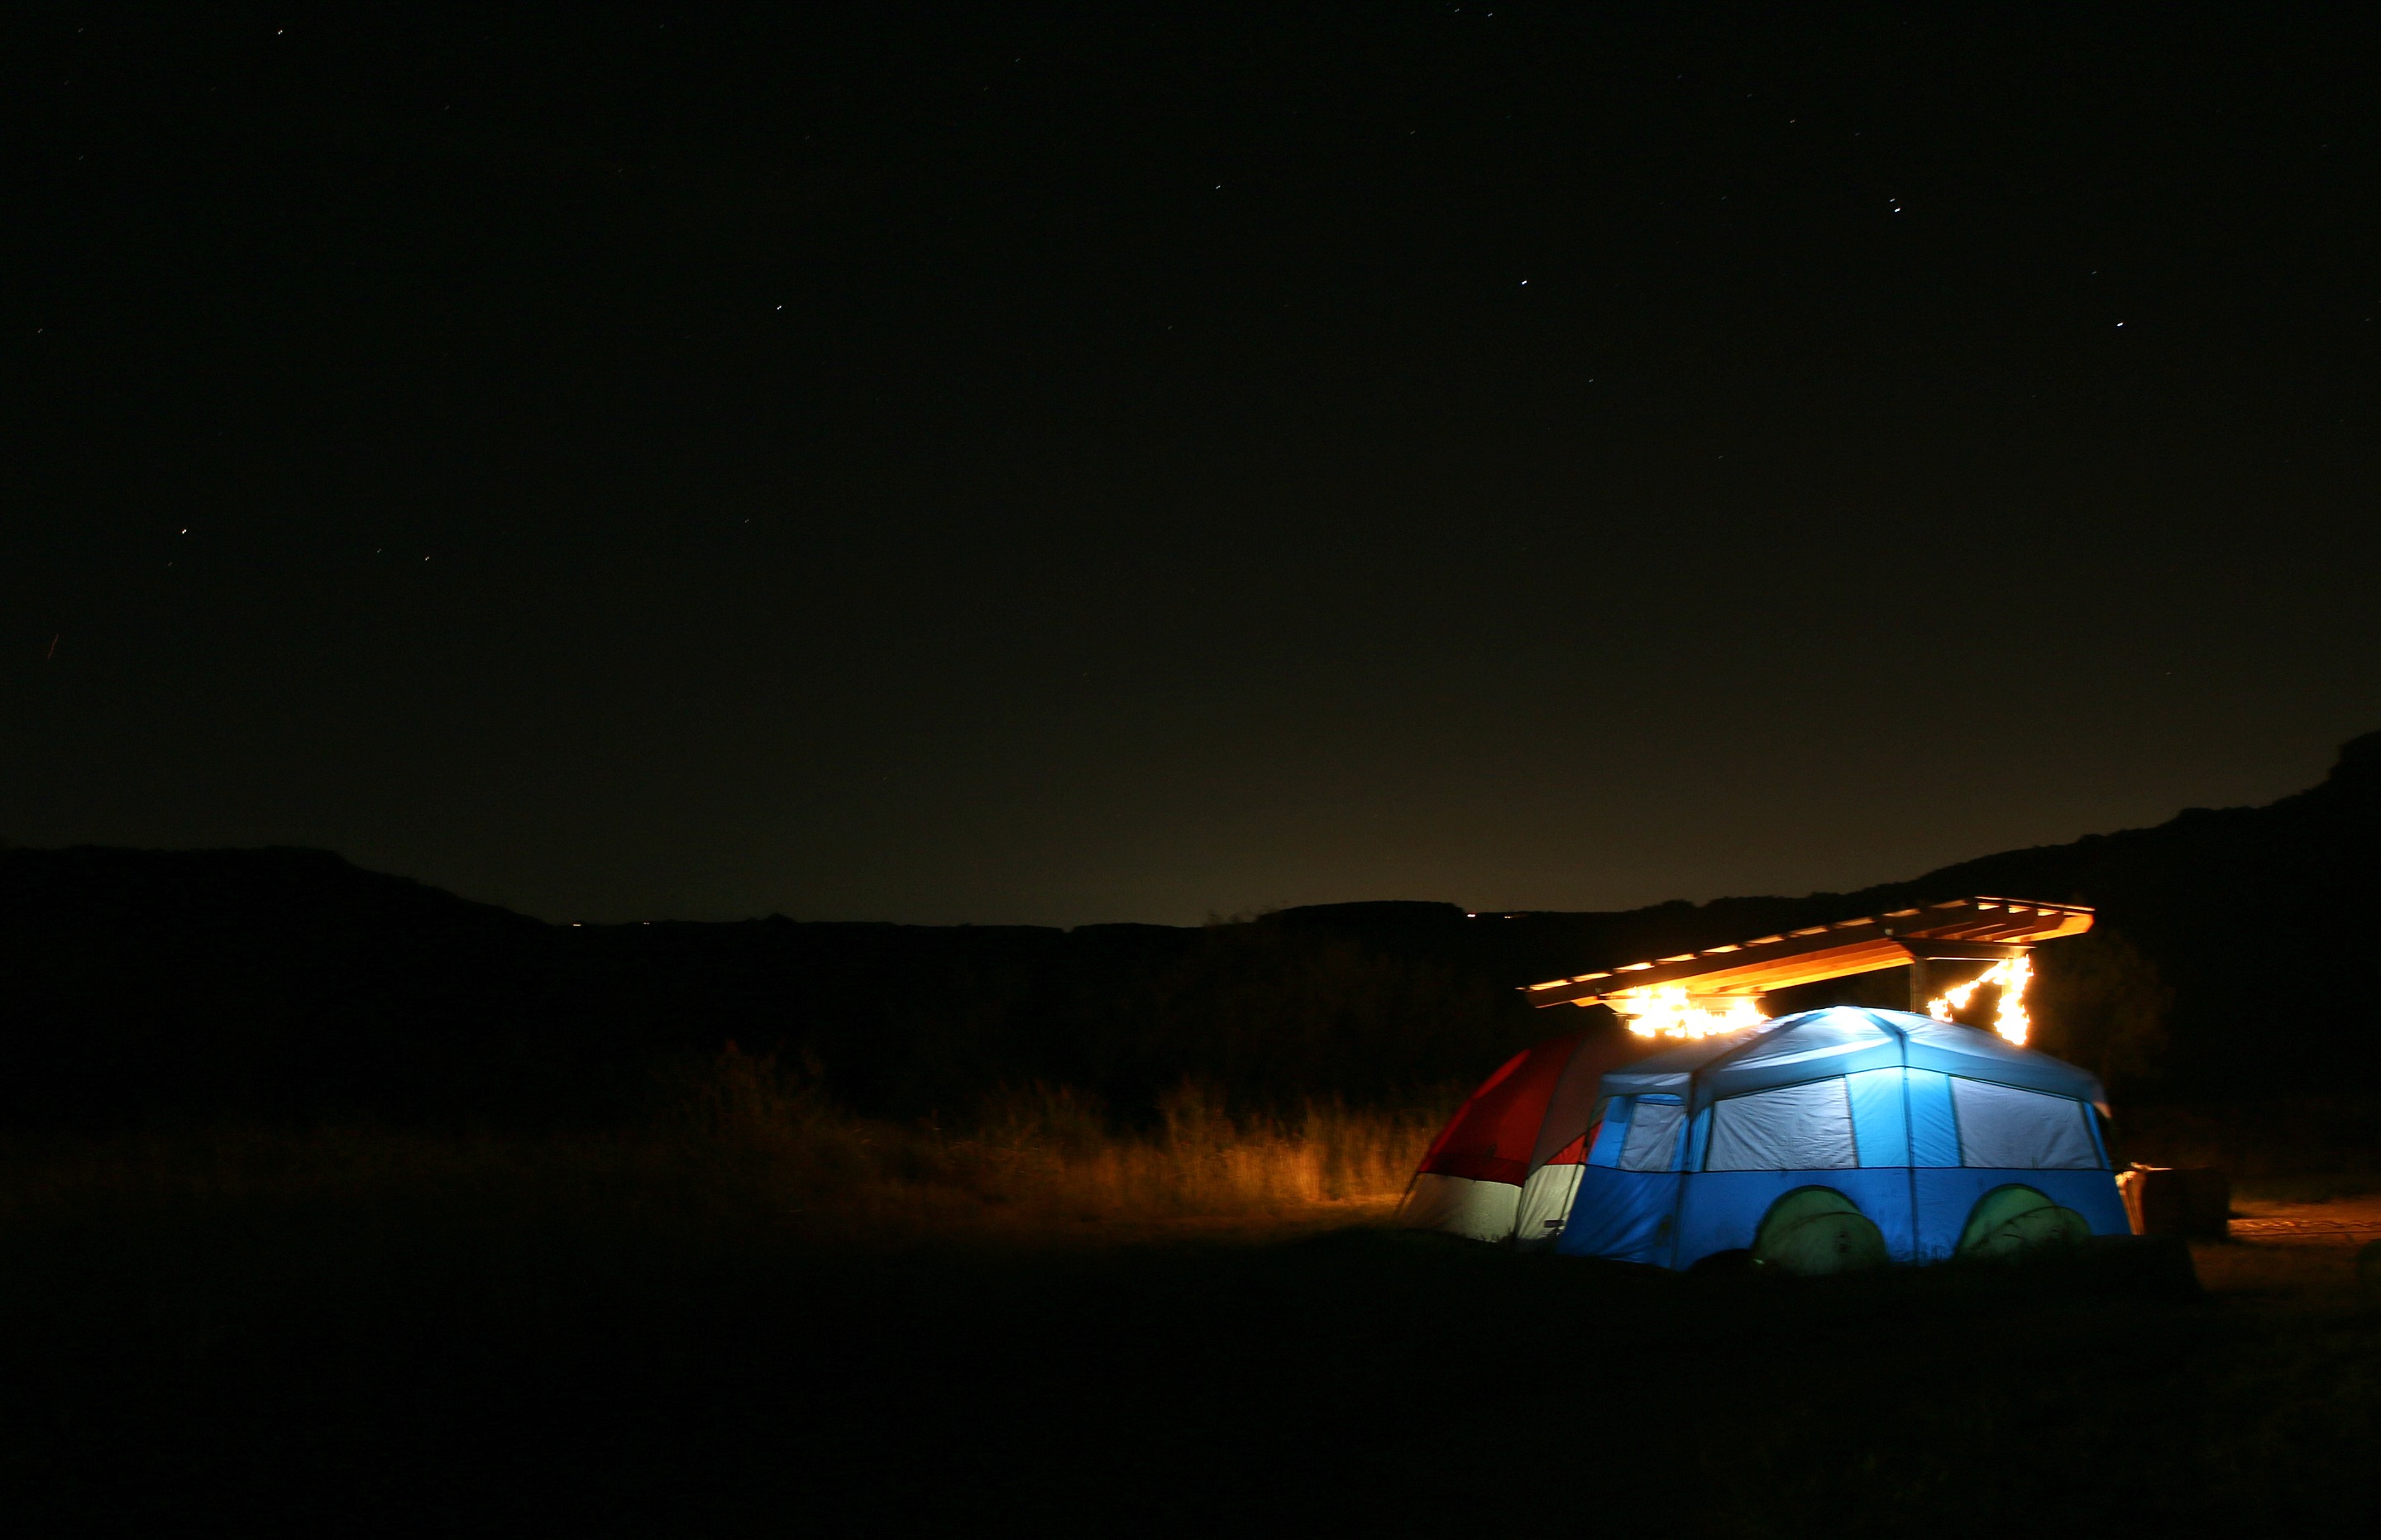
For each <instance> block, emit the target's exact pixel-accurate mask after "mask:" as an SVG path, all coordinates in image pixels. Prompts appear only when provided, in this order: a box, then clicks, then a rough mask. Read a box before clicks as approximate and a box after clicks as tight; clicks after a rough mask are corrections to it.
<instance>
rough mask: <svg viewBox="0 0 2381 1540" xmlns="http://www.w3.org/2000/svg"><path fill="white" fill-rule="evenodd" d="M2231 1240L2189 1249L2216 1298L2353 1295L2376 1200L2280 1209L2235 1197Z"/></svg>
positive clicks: (2379, 1201)
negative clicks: (2231, 1295)
mask: <svg viewBox="0 0 2381 1540" xmlns="http://www.w3.org/2000/svg"><path fill="white" fill-rule="evenodd" d="M2232 1212H2233V1219H2232V1224H2231V1237H2230V1239H2229V1240H2227V1241H2215V1242H2208V1243H2204V1244H2199V1245H2194V1246H2192V1249H2191V1250H2192V1259H2193V1260H2194V1261H2195V1262H2196V1263H2197V1264H2198V1266H2199V1277H2200V1281H2201V1282H2202V1283H2204V1284H2205V1285H2206V1286H2207V1288H2208V1289H2209V1290H2210V1291H2212V1292H2214V1293H2216V1294H2219V1295H2221V1294H2234V1295H2243V1296H2252V1297H2260V1298H2264V1299H2267V1300H2274V1301H2304V1302H2322V1301H2325V1300H2326V1299H2327V1298H2330V1297H2333V1296H2345V1295H2348V1294H2351V1293H2355V1292H2357V1291H2358V1290H2359V1288H2360V1286H2359V1284H2358V1282H2357V1275H2356V1258H2357V1253H2359V1252H2360V1251H2362V1250H2363V1248H2364V1247H2366V1246H2368V1245H2371V1244H2373V1243H2374V1242H2375V1241H2381V1193H2363V1194H2360V1195H2358V1196H2354V1197H2339V1198H2330V1199H2326V1200H2324V1201H2321V1202H2314V1203H2303V1202H2281V1201H2277V1200H2267V1199H2258V1198H2250V1197H2242V1198H2236V1199H2235V1200H2234V1202H2233V1204H2232Z"/></svg>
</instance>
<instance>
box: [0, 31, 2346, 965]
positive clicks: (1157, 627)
mask: <svg viewBox="0 0 2381 1540" xmlns="http://www.w3.org/2000/svg"><path fill="white" fill-rule="evenodd" d="M1802 9H1803V8H1801V7H1789V6H1769V7H1765V8H1764V9H1763V10H1761V11H1755V12H1752V13H1749V14H1750V15H1751V16H1752V17H1754V18H1760V19H1746V18H1745V16H1742V15H1739V14H1737V13H1731V12H1727V11H1723V10H1718V9H1713V8H1707V7H1690V6H1565V7H1548V6H1530V5H1507V4H1503V3H1498V4H1496V5H1495V6H1493V8H1491V7H1484V6H1475V5H1471V4H1466V5H1462V6H1453V5H1447V4H1435V5H1428V4H1414V5H1404V4H1393V3H1383V4H1379V5H1369V6H1315V7H1302V6H1250V7H1239V6H1223V5H1207V6H1195V7H1188V8H1186V9H1184V10H1182V11H1180V12H1175V11H1171V10H1168V9H1166V7H1163V6H1155V5H1144V4H1110V5H1105V6H1086V7H1082V8H1080V9H1075V8H1068V7H1062V6H1031V7H1014V8H1011V7H1003V6H992V5H968V6H951V7H948V8H939V7H922V6H891V5H887V6H827V5H803V6H765V7H763V6H755V7H753V8H752V9H751V10H750V11H712V12H706V11H703V10H701V9H698V8H694V7H690V6H669V5H655V6H604V5H595V4H587V3H573V4H568V5H548V6H538V5H526V4H524V5H506V6H484V7H478V8H474V9H470V10H458V11H455V12H440V11H438V10H436V9H434V8H432V7H427V6H420V5H397V4H386V5H378V6H373V5H362V4H349V5H340V6H313V7H309V6H295V5H293V6H280V7H275V6H189V5H182V4H171V5H158V6H149V7H126V6H97V5H92V6H39V5H36V6H19V7H12V14H14V15H15V16H16V17H17V19H16V20H15V21H13V22H10V23H8V24H7V26H6V35H5V36H0V50H5V63H0V70H5V72H6V96H7V100H8V104H9V105H8V106H7V108H6V111H7V114H8V119H7V127H6V143H7V145H8V146H9V148H8V152H7V154H6V169H5V171H0V177H5V178H6V189H7V195H6V210H7V224H6V230H7V236H6V248H7V250H8V251H9V253H10V255H9V257H8V259H7V260H8V262H9V263H10V266H11V269H12V275H11V276H9V277H8V279H7V281H6V284H5V285H0V325H5V343H0V389H5V391H6V424H7V434H8V441H9V443H8V447H7V449H6V454H5V456H0V499H5V501H0V833H4V834H6V836H7V837H9V838H11V839H13V840H15V841H17V842H18V843H24V844H52V843H62V842H67V841H84V840H90V841H104V842H111V843H132V844H142V845H162V846H188V845H215V844H256V843H266V842H273V843H305V844H313V845H321V846H326V847H330V848H332V849H337V850H340V851H342V852H345V853H346V854H348V855H349V856H351V857H353V858H354V859H356V860H358V861H360V862H364V863H367V864H370V865H373V866H377V867H383V868H386V869H391V870H395V871H399V872H404V873H407V874H413V875H417V876H420V877H422V878H424V879H426V880H428V881H432V882H435V883H438V884H441V885H444V886H451V887H454V888H456V889H457V890H458V891H460V892H463V893H466V894H469V895H470V896H473V897H478V898H492V899H497V900H501V901H505V902H508V903H512V904H514V905H517V906H519V907H522V908H525V909H527V910H529V911H532V912H535V913H539V914H543V915H545V916H548V917H554V918H572V919H614V918H629V917H638V918H651V917H661V916H665V915H675V916H681V917H690V918H709V917H728V916H739V915H746V914H752V913H761V912H767V911H784V912H787V913H790V914H794V915H797V916H799V917H803V918H852V919H861V918H876V919H899V920H915V921H960V920H971V921H985V922H995V921H1036V922H1051V923H1079V922H1086V921H1097V920H1125V919H1131V920H1157V921H1171V922H1183V921H1192V920H1196V919H1198V918H1199V917H1201V916H1202V915H1203V914H1205V913H1207V912H1209V911H1239V910H1245V909H1249V908H1253V907H1257V906H1263V905H1271V904H1282V903H1303V902H1318V901H1331V900H1339V899H1356V898H1445V899H1451V900H1454V901H1458V902H1462V903H1466V904H1469V905H1471V906H1474V907H1481V908H1488V907H1496V908H1568V909H1578V908H1600V907H1612V906H1622V905H1630V904H1635V903H1640V902H1645V901H1650V900H1654V899H1659V898H1669V897H1689V898H1707V897H1712V896H1716V895H1719V894H1723V893H1738V892H1749V891H1807V890H1810V889H1813V888H1820V887H1837V886H1853V885H1857V884H1861V883H1865V882H1870V881H1876V880H1883V879H1887V878H1891V877H1896V876H1901V875H1908V874H1914V873H1916V872H1917V871H1919V870H1921V869H1923V868H1925V867H1928V866H1931V865H1935V864H1939V863H1941V862H1948V861H1951V860H1956V859H1960V858H1962V857H1966V856H1971V855H1977V854H1983V853H1984V852H1987V851H1990V850H1994V849H2002V848H2006V847H2009V846H2012V845H2021V844H2031V843H2037V842H2042V841H2049V840H2059V839H2066V838H2070V837H2074V836H2075V835H2078V834H2081V833H2083V832H2087V831H2090V830H2094V829H2106V828H2113V827H2119V826H2124V825H2137V824H2141V823H2145V822H2151V821H2155V820H2157V819H2160V818H2162V817H2164V816H2166V815H2167V814H2168V813H2171V812H2173V811H2174V810H2175V809H2177V808H2179V807H2180V806H2184V805H2187V804H2225V803H2235V802H2242V801H2262V800H2266V799H2269V798H2272V797H2275V796H2277V795H2280V794H2283V793H2285V792H2288V791H2289V790H2292V789H2295V788H2298V787H2300V786H2302V785H2304V784H2306V783H2308V782H2310V781H2312V780H2313V779H2314V778H2316V777H2317V776H2319V775H2320V774H2321V773H2322V771H2323V769H2324V768H2325V766H2326V764H2327V763H2328V760H2329V755H2330V750H2331V746H2332V745H2334V744H2335V743H2337V742H2338V741H2339V740H2340V739H2344V738H2347V737H2349V736H2351V735H2353V734H2355V733H2357V732H2360V731H2363V730H2365V729H2368V728H2372V727H2376V726H2381V648H2376V643H2381V605H2376V603H2375V581H2376V575H2381V529H2376V523H2375V512H2376V504H2375V493H2376V490H2381V466H2376V463H2375V436H2374V431H2375V421H2376V413H2375V407H2376V404H2381V403H2376V389H2375V378H2376V376H2375V363H2376V361H2381V325H2376V323H2375V316H2376V314H2381V268H2376V263H2375V257H2376V254H2381V253H2376V241H2375V230H2376V221H2375V210H2374V202H2373V200H2374V194H2375V188H2376V187H2381V177H2376V174H2375V152H2376V148H2381V140H2377V139H2376V128H2381V121H2376V120H2377V119H2381V89H2376V81H2375V77H2374V74H2373V72H2372V70H2371V68H2370V66H2371V64H2372V62H2373V60H2374V58H2375V48H2374V44H2375V41H2376V39H2375V36H2374V35H2373V34H2372V25H2373V24H2372V20H2371V18H2372V17H2373V16H2374V14H2375V13H2373V12H2371V11H2370V10H2369V9H2367V8H2365V7H2356V6H2304V7H2278V6H2255V7H2251V6H2244V7H2241V8H2240V9H2238V10H2235V11H2229V12H2194V11H2186V10H2183V9H2181V8H2178V7H2172V6H2142V7H2134V8H2119V7H2113V6H2112V7H2101V6H2090V7H2076V6H2042V7H2033V8H2020V7H1996V8H1994V14H1993V15H1992V16H1991V17H1990V18H1968V19H1964V20H1963V19H1958V18H1947V17H1946V16H1945V15H1944V14H1942V13H1943V12H1944V11H1945V10H1947V9H1948V7H1936V6H1911V7H1908V8H1907V10H1906V12H1905V13H1904V14H1903V15H1902V16H1901V17H1898V18H1897V17H1893V16H1889V15H1888V16H1884V17H1882V18H1867V19H1861V20H1851V19H1845V18H1844V16H1845V13H1841V12H1837V13H1831V14H1832V17H1833V18H1832V19H1825V20H1821V19H1814V18H1813V17H1812V16H1810V15H1803V14H1800V13H1801V11H1802ZM198 13H205V14H203V15H201V14H198ZM2079 13H2088V14H2079ZM28 17H30V18H31V19H30V20H29V19H27V18H28ZM2211 18H2212V19H2211ZM2053 897H2056V895H2053Z"/></svg>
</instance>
